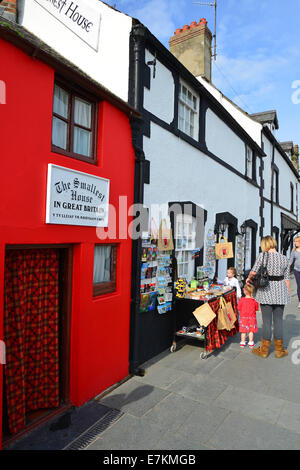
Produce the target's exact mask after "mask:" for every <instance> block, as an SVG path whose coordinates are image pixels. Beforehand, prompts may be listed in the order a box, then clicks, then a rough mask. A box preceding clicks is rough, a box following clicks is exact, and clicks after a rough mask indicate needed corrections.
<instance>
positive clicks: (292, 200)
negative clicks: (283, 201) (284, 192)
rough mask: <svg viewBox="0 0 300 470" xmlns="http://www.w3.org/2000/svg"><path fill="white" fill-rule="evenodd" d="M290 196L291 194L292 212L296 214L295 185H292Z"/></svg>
mask: <svg viewBox="0 0 300 470" xmlns="http://www.w3.org/2000/svg"><path fill="white" fill-rule="evenodd" d="M290 194H291V212H292V213H294V197H295V195H294V185H293V183H292V182H291V183H290Z"/></svg>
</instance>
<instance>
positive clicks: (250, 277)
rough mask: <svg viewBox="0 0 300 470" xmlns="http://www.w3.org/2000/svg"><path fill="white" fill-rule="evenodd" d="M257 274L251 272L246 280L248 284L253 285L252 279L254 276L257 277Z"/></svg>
mask: <svg viewBox="0 0 300 470" xmlns="http://www.w3.org/2000/svg"><path fill="white" fill-rule="evenodd" d="M255 274H256V272H255V271H250V273H249V276H248V277H247V279H246V284H251V279H252V278H253V276H255Z"/></svg>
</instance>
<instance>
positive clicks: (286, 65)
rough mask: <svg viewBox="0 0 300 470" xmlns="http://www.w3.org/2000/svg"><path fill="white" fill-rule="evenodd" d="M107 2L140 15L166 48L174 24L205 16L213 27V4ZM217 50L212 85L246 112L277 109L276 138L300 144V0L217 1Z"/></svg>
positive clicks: (189, 1)
mask: <svg viewBox="0 0 300 470" xmlns="http://www.w3.org/2000/svg"><path fill="white" fill-rule="evenodd" d="M195 1H196V0H195ZM199 1H200V0H199ZM209 2H210V0H203V2H202V3H209ZM107 3H109V4H111V5H116V8H117V9H118V10H120V11H122V12H124V13H127V14H129V15H130V16H133V17H135V18H138V19H139V20H140V21H141V22H142V23H143V24H144V25H145V26H147V27H148V28H149V29H150V31H151V32H152V33H153V34H154V35H155V36H156V37H157V38H158V39H159V40H160V41H161V42H162V43H163V44H164V45H165V46H166V47H167V48H168V39H169V37H170V36H172V35H173V34H174V31H175V29H177V28H180V27H182V26H183V25H185V24H190V23H191V22H192V21H199V19H200V18H202V17H205V18H206V19H207V20H208V26H209V27H210V29H211V31H212V32H213V29H214V15H213V12H214V10H213V8H211V7H205V6H200V5H198V4H194V3H193V0H111V1H108V2H107ZM217 54H218V55H217V60H216V62H214V61H213V80H212V81H213V83H214V85H215V86H217V87H218V88H219V89H220V90H221V91H222V92H223V93H224V94H225V95H226V96H228V97H229V98H230V99H232V100H233V101H235V102H236V103H237V104H238V105H239V106H241V107H242V108H243V109H244V110H245V111H246V112H249V113H255V112H260V111H265V110H270V109H276V111H277V116H278V120H279V131H277V134H276V137H277V139H278V140H279V141H287V140H292V141H293V142H294V144H297V143H298V144H300V132H299V130H300V129H299V115H300V1H299V0H289V2H283V0H218V15H217ZM297 81H298V82H297ZM293 86H294V88H292V87H293ZM297 90H299V92H298V91H297ZM293 96H294V99H292V97H293ZM298 101H299V103H298Z"/></svg>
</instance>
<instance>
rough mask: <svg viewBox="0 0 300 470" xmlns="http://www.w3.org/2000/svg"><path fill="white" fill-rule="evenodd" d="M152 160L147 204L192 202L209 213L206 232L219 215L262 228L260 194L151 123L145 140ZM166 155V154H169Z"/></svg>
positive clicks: (146, 149)
mask: <svg viewBox="0 0 300 470" xmlns="http://www.w3.org/2000/svg"><path fill="white" fill-rule="evenodd" d="M144 152H145V155H146V158H147V159H149V160H150V162H151V167H150V184H149V185H145V191H144V194H145V197H144V202H145V205H146V206H147V207H151V205H152V204H164V205H165V214H167V209H168V202H174V201H176V202H177V201H178V202H183V201H191V202H193V203H195V204H197V205H199V206H201V207H203V208H204V209H205V210H207V223H206V231H207V230H208V229H213V228H214V225H215V217H216V214H217V213H220V212H230V213H231V214H232V215H233V216H234V217H236V218H237V219H238V226H240V225H241V224H242V223H243V222H244V221H245V220H247V219H253V220H254V221H255V222H256V223H257V224H258V226H259V223H260V220H259V206H260V198H259V191H258V189H257V188H255V187H254V186H253V185H251V184H249V183H247V182H246V181H245V180H244V179H242V178H240V177H239V176H237V175H235V174H234V173H232V172H231V171H229V170H227V169H226V168H224V167H223V166H221V165H220V164H218V163H217V162H215V161H214V160H212V159H211V158H210V157H208V156H206V155H205V154H204V153H202V152H200V151H199V150H197V149H196V148H194V147H192V146H191V145H189V144H188V143H186V142H185V141H183V140H181V139H179V138H178V137H176V136H174V135H173V134H171V133H170V132H168V131H166V130H164V129H163V128H161V127H160V126H158V125H156V124H154V123H151V138H148V137H144ZM166 152H167V153H166Z"/></svg>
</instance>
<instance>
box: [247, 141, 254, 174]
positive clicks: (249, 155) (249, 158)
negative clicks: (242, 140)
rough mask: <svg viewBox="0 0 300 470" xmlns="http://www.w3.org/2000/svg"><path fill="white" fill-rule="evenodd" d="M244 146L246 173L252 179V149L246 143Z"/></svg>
mask: <svg viewBox="0 0 300 470" xmlns="http://www.w3.org/2000/svg"><path fill="white" fill-rule="evenodd" d="M246 148H247V150H246V175H247V176H248V178H251V179H253V150H252V149H251V148H250V147H248V145H247V147H246Z"/></svg>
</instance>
